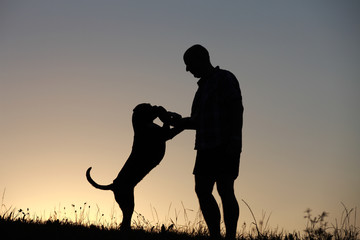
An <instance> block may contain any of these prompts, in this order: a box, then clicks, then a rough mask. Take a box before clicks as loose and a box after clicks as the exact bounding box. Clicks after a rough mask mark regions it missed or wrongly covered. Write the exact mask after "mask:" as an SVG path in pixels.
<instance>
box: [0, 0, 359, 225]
mask: <svg viewBox="0 0 360 240" xmlns="http://www.w3.org/2000/svg"><path fill="white" fill-rule="evenodd" d="M359 12H360V2H359V1H356V0H349V1H333V0H327V1H312V0H304V1H215V0H214V1H205V0H204V1H190V0H185V1H166V0H163V1H159V0H155V1H133V0H129V1H93V0H86V1H85V0H79V1H72V0H65V1H46V0H43V1H39V0H34V1H26V0H23V1H6V0H5V1H1V2H0V193H1V194H2V193H3V192H4V189H5V188H6V192H5V196H4V200H3V201H4V204H5V205H6V207H10V206H13V207H16V208H30V210H31V211H34V212H39V213H43V212H44V211H45V212H46V213H50V212H51V211H53V210H54V208H58V206H59V204H60V205H61V206H69V205H71V204H76V205H81V204H83V203H84V202H87V203H88V204H90V205H92V206H95V205H96V204H97V205H98V206H99V208H100V209H101V211H102V212H104V213H105V214H109V213H110V212H111V209H112V206H113V203H114V198H113V195H112V193H111V192H106V191H100V190H97V189H95V188H93V187H92V186H91V185H90V184H89V183H88V182H87V181H86V178H85V171H86V169H87V168H88V167H90V166H92V167H93V170H92V175H93V178H94V179H95V180H96V181H98V182H99V183H103V184H107V183H110V182H112V180H113V179H114V178H115V177H116V175H117V173H118V171H119V170H120V169H121V167H122V166H123V164H124V163H125V161H126V159H127V157H128V156H129V153H130V151H131V146H132V140H133V131H132V126H131V114H132V109H133V108H134V107H135V106H136V105H137V104H139V103H143V102H148V103H151V104H156V105H162V106H164V107H165V108H167V109H168V110H170V111H175V112H178V113H180V114H181V115H183V116H188V115H189V114H190V108H191V104H192V100H193V96H194V94H195V91H196V89H197V84H196V81H197V79H195V78H193V76H192V75H191V74H189V73H188V72H186V71H185V65H184V63H183V60H182V56H183V53H184V51H185V50H186V49H187V48H188V47H190V46H192V45H193V44H197V43H200V44H202V45H203V46H205V47H206V48H207V49H208V50H209V52H210V56H211V60H212V63H213V64H214V65H215V66H217V65H218V66H220V67H221V68H223V69H227V70H230V71H231V72H233V73H234V74H235V75H236V76H237V78H238V80H239V82H240V86H241V90H242V95H243V103H244V107H245V112H244V129H243V138H244V145H243V153H242V156H241V166H240V175H239V177H238V179H237V180H236V186H235V188H236V194H237V198H238V200H239V204H240V211H241V213H240V219H239V228H240V226H241V225H242V223H243V222H246V223H247V224H250V223H251V221H252V218H251V215H250V213H249V210H248V209H247V207H246V206H245V204H244V203H243V202H242V201H241V199H244V200H245V201H246V202H247V203H248V204H249V205H250V206H251V208H252V210H253V211H254V214H255V215H256V217H257V218H260V219H261V216H262V212H263V211H264V212H266V213H267V215H268V214H270V213H271V218H270V226H272V227H273V228H275V227H277V226H278V227H279V228H280V229H281V228H284V229H286V230H289V231H292V230H295V229H296V230H303V229H304V228H305V225H306V221H305V219H304V218H303V216H304V211H305V210H306V209H307V208H311V209H313V213H314V214H320V213H321V212H322V211H327V212H329V213H330V215H329V218H328V220H329V221H330V222H333V223H334V222H335V220H334V219H335V218H337V219H338V220H339V219H340V218H341V213H342V210H343V208H342V205H341V202H343V203H344V204H345V205H346V206H347V207H348V208H349V209H350V208H353V207H358V208H359V207H360V188H359V186H360V107H359V103H360V44H359V43H360V15H359ZM194 136H195V134H194V132H193V131H185V132H183V133H182V134H181V135H179V136H177V137H176V138H174V139H173V140H171V141H169V142H168V143H167V152H166V155H165V157H164V159H163V161H162V162H161V164H160V165H159V166H158V167H157V168H155V169H154V170H153V171H152V172H151V173H150V174H149V175H148V176H147V177H146V178H145V179H144V180H143V181H142V182H141V183H140V184H139V185H138V186H137V188H136V191H135V198H136V206H135V210H136V211H137V212H139V213H141V214H142V215H144V216H145V217H146V218H147V219H149V220H150V221H156V217H153V213H152V211H151V209H156V212H157V214H158V218H159V220H160V221H165V220H166V218H167V217H169V216H170V217H174V212H175V211H178V212H179V211H181V212H182V211H183V208H182V203H183V205H184V206H185V208H187V209H192V210H194V212H190V211H189V212H188V214H189V220H194V217H193V216H195V213H196V212H197V211H198V209H199V206H198V202H197V198H196V195H195V193H194V190H193V189H194V180H193V175H192V170H193V165H194V158H195V151H194ZM217 199H219V198H218V196H217ZM170 205H171V210H170V213H168V210H169V207H170ZM116 210H117V212H118V213H119V212H120V210H119V209H118V207H117V206H116ZM181 214H182V213H181ZM181 214H180V221H181V218H183V216H182V215H181ZM154 218H155V219H154ZM358 222H360V221H358Z"/></svg>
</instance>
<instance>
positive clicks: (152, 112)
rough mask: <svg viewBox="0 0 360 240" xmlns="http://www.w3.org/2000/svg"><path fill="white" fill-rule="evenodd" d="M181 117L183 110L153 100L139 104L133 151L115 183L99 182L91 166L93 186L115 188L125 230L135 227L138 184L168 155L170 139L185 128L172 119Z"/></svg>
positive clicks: (90, 181) (134, 124)
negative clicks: (168, 108) (175, 125)
mask: <svg viewBox="0 0 360 240" xmlns="http://www.w3.org/2000/svg"><path fill="white" fill-rule="evenodd" d="M157 117H159V119H160V120H161V121H162V122H163V126H162V127H161V126H159V125H157V124H155V123H154V122H153V121H154V120H155V119H156V118H157ZM180 118H181V116H180V115H179V114H176V113H172V112H167V111H166V110H165V108H163V107H161V106H152V105H151V104H149V103H142V104H139V105H137V106H136V107H135V108H134V110H133V114H132V125H133V129H134V142H133V146H132V151H131V154H130V156H129V158H128V159H127V161H126V163H125V164H124V166H123V168H122V169H121V171H120V172H119V174H118V176H117V177H116V178H115V180H114V181H113V183H111V184H109V185H100V184H98V183H96V182H95V181H94V180H93V179H92V178H91V176H90V171H91V167H89V168H88V169H87V171H86V178H87V180H88V181H89V183H90V184H91V185H92V186H94V187H95V188H98V189H101V190H111V191H113V192H114V196H115V200H116V202H117V203H118V204H119V206H120V209H121V211H122V213H123V221H122V223H121V229H122V230H128V229H130V228H131V217H132V214H133V212H134V205H135V204H134V188H135V186H136V185H137V184H138V183H139V182H140V181H141V180H142V179H143V178H144V177H145V176H146V175H147V174H148V173H149V172H150V171H151V170H152V169H153V168H155V167H156V166H157V165H158V164H159V163H160V162H161V160H162V159H163V157H164V155H165V148H166V141H167V140H169V139H172V138H173V137H174V136H176V135H177V134H179V133H180V132H181V131H183V129H181V128H170V123H171V122H173V121H174V120H176V119H180Z"/></svg>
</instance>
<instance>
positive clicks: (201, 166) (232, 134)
mask: <svg viewBox="0 0 360 240" xmlns="http://www.w3.org/2000/svg"><path fill="white" fill-rule="evenodd" d="M184 62H185V65H186V71H188V72H190V73H192V74H193V75H194V77H195V78H200V80H199V81H198V82H197V83H198V90H197V92H196V94H195V97H194V101H193V104H192V109H191V116H190V117H187V118H182V119H181V120H179V122H178V123H177V124H178V125H181V127H183V128H185V129H194V130H196V140H195V149H196V150H197V154H196V161H195V167H194V171H193V173H194V175H195V192H196V195H197V197H198V199H199V204H200V208H201V211H202V213H203V216H204V219H205V222H206V224H207V226H208V228H209V232H210V236H211V237H212V238H214V239H219V238H220V210H219V207H218V205H217V202H216V200H215V198H214V196H213V195H212V191H213V187H214V185H215V183H216V186H217V191H218V193H219V195H220V197H221V201H222V205H223V214H224V222H225V227H226V239H235V235H236V227H237V221H238V218H239V205H238V202H237V200H236V197H235V193H234V181H235V179H236V178H237V176H238V174H239V164H240V153H241V150H242V125H243V111H244V108H243V105H242V96H241V91H240V86H239V82H238V80H237V79H236V77H235V76H234V75H233V74H232V73H231V72H229V71H226V70H223V69H220V68H219V67H213V65H212V64H211V62H210V56H209V52H208V51H207V50H206V48H204V47H203V46H201V45H194V46H192V47H190V48H189V49H188V50H187V51H186V52H185V54H184Z"/></svg>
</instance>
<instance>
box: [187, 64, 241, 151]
mask: <svg viewBox="0 0 360 240" xmlns="http://www.w3.org/2000/svg"><path fill="white" fill-rule="evenodd" d="M198 86H199V88H198V90H197V92H196V94H195V97H194V101H193V104H192V109H191V119H192V120H193V121H194V122H195V126H196V127H195V128H196V140H195V149H197V150H201V149H211V148H216V147H218V146H221V145H224V144H226V143H227V142H228V141H229V140H231V139H232V138H233V139H237V140H239V141H240V146H239V147H240V151H241V148H242V144H241V142H242V141H241V140H242V124H243V120H242V114H243V105H242V96H241V90H240V85H239V82H238V80H237V79H236V77H235V76H234V74H232V73H231V72H229V71H227V70H223V69H220V68H219V67H216V68H215V69H214V71H213V72H212V74H210V76H208V77H206V78H201V79H200V80H199V81H198ZM234 106H236V107H234ZM235 115H237V116H240V119H238V118H237V121H234V116H235Z"/></svg>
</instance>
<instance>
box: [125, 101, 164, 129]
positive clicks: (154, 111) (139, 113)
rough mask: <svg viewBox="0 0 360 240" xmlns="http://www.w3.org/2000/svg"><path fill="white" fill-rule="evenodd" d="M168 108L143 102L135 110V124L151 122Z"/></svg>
mask: <svg viewBox="0 0 360 240" xmlns="http://www.w3.org/2000/svg"><path fill="white" fill-rule="evenodd" d="M163 111H165V112H166V110H165V109H164V108H163V107H158V106H152V105H151V104H149V103H141V104H139V105H137V106H136V107H135V108H134V110H133V115H132V120H133V123H134V124H141V123H144V124H146V123H151V122H153V121H154V120H155V119H156V118H157V117H158V116H159V115H160V114H161V112H163Z"/></svg>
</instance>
